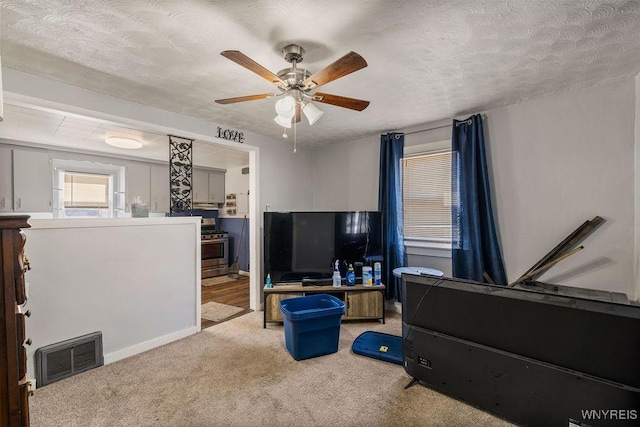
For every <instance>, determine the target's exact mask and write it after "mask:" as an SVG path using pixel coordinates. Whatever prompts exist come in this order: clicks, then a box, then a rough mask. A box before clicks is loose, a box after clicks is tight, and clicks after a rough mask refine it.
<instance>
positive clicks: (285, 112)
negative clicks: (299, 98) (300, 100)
mask: <svg viewBox="0 0 640 427" xmlns="http://www.w3.org/2000/svg"><path fill="white" fill-rule="evenodd" d="M276 112H277V113H278V116H280V117H283V118H285V119H291V118H293V116H295V115H296V100H295V98H294V97H293V96H290V95H287V96H285V97H284V98H282V99H281V100H279V101H278V102H276Z"/></svg>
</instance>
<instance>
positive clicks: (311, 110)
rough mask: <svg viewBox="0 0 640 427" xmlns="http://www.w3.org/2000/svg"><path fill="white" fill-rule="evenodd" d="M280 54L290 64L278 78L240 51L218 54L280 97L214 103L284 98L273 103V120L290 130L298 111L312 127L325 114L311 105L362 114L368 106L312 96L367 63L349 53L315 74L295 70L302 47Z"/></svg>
mask: <svg viewBox="0 0 640 427" xmlns="http://www.w3.org/2000/svg"><path fill="white" fill-rule="evenodd" d="M282 53H283V55H284V59H285V60H286V61H287V62H289V63H291V67H290V68H284V69H282V70H280V71H278V74H274V73H272V72H271V71H269V70H267V69H266V68H264V67H263V66H262V65H260V64H258V63H257V62H255V61H254V60H252V59H251V58H249V57H248V56H246V55H245V54H243V53H242V52H240V51H237V50H225V51H224V52H221V53H220V54H221V55H222V56H224V57H225V58H227V59H230V60H231V61H233V62H235V63H237V64H239V65H241V66H243V67H245V68H246V69H248V70H249V71H253V72H254V73H256V74H257V75H259V76H260V77H262V78H264V79H266V80H268V81H270V82H271V83H273V84H275V85H276V86H277V88H278V89H279V90H280V93H262V94H258V95H248V96H239V97H236V98H226V99H217V100H216V102H217V103H218V104H235V103H237V102H245V101H255V100H258V99H266V98H272V97H274V96H283V95H284V98H282V99H280V100H279V101H278V102H277V103H276V112H277V113H278V115H277V116H276V118H275V119H274V120H275V121H276V123H278V124H279V125H280V126H283V127H284V128H290V127H291V123H292V122H299V121H300V116H301V114H300V113H301V111H302V112H303V113H304V114H305V116H306V117H307V119H308V120H309V124H311V125H313V124H314V123H315V122H316V121H317V120H318V119H319V118H320V117H321V116H322V114H324V113H323V112H322V111H321V110H319V109H318V108H317V107H316V106H315V105H313V104H311V101H315V102H320V103H324V104H330V105H335V106H338V107H343V108H348V109H351V110H356V111H362V110H364V109H365V108H367V106H368V105H369V101H363V100H361V99H355V98H348V97H345V96H339V95H331V94H328V93H321V92H315V93H313V94H312V93H311V92H312V91H313V90H315V89H317V88H319V87H320V86H322V85H325V84H327V83H330V82H332V81H334V80H336V79H339V78H340V77H344V76H346V75H348V74H351V73H353V72H354V71H358V70H360V69H361V68H364V67H366V66H367V62H366V61H365V60H364V58H363V57H362V56H360V55H358V54H357V53H355V52H349V53H347V54H346V55H344V56H343V57H342V58H340V59H338V60H337V61H335V62H333V63H332V64H330V65H328V66H327V67H325V68H323V69H322V70H320V71H318V72H317V73H314V74H311V73H310V72H309V71H307V70H305V69H303V68H298V66H297V65H298V64H299V63H300V62H302V59H303V56H304V49H303V48H302V47H300V46H298V45H296V44H290V45H288V46H285V47H284V48H283V49H282ZM285 135H286V132H285Z"/></svg>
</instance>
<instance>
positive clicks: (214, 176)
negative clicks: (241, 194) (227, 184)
mask: <svg viewBox="0 0 640 427" xmlns="http://www.w3.org/2000/svg"><path fill="white" fill-rule="evenodd" d="M209 202H210V203H224V202H225V192H224V173H223V172H210V173H209Z"/></svg>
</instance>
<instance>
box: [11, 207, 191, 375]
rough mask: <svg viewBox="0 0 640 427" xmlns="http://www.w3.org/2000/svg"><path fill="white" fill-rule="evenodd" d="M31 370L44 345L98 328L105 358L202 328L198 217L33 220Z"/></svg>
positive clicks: (30, 250)
mask: <svg viewBox="0 0 640 427" xmlns="http://www.w3.org/2000/svg"><path fill="white" fill-rule="evenodd" d="M29 223H30V224H31V225H32V227H33V228H29V229H25V230H24V232H25V234H26V236H27V244H26V246H25V253H26V255H27V257H28V258H29V261H30V263H31V267H32V269H31V270H30V271H28V272H27V273H26V275H25V281H26V283H27V295H28V301H27V304H26V308H27V309H29V310H31V317H30V318H29V319H28V320H27V322H26V326H27V336H28V337H30V338H31V339H32V340H33V344H32V345H31V346H30V347H28V350H27V351H28V353H27V360H28V361H29V363H30V366H29V369H28V372H29V375H30V377H33V378H35V372H36V371H35V364H34V362H35V358H34V353H35V350H37V349H38V348H40V347H43V346H45V345H49V344H54V343H57V342H60V341H64V340H67V339H71V338H76V337H78V336H81V335H84V334H88V333H92V332H96V331H101V332H102V334H103V349H104V354H105V364H106V363H111V362H114V361H116V360H119V359H122V358H124V357H128V356H131V355H133V354H136V353H139V352H142V351H146V350H148V349H150V348H153V347H157V346H159V345H163V344H166V343H168V342H171V341H174V340H177V339H179V338H182V337H184V336H187V335H190V334H193V333H196V332H198V331H199V330H200V244H199V242H200V222H199V219H198V218H187V217H179V218H136V219H89V220H87V219H84V220H80V219H77V220H74V219H67V220H34V219H30V220H29Z"/></svg>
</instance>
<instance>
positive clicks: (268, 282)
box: [267, 273, 273, 289]
mask: <svg viewBox="0 0 640 427" xmlns="http://www.w3.org/2000/svg"><path fill="white" fill-rule="evenodd" d="M267 288H269V289H270V288H273V284H272V283H271V273H269V274H267Z"/></svg>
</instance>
